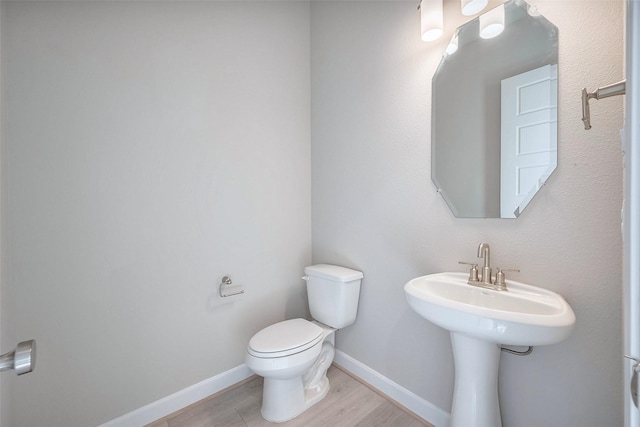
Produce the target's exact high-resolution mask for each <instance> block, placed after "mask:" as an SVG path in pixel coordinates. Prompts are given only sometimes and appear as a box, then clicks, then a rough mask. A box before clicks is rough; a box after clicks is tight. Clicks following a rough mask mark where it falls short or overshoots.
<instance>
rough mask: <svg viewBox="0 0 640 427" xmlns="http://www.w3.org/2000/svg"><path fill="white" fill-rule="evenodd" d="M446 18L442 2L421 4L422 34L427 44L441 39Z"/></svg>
mask: <svg viewBox="0 0 640 427" xmlns="http://www.w3.org/2000/svg"><path fill="white" fill-rule="evenodd" d="M443 22H444V16H443V13H442V0H422V1H421V2H420V33H421V34H422V40H424V41H426V42H430V41H434V40H437V39H439V38H440V36H441V35H442V31H443Z"/></svg>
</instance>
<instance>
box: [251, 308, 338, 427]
mask: <svg viewBox="0 0 640 427" xmlns="http://www.w3.org/2000/svg"><path fill="white" fill-rule="evenodd" d="M334 331H335V329H333V328H330V327H328V326H325V325H322V324H319V323H317V322H309V321H308V320H305V319H291V320H285V321H284V322H280V323H276V324H275V325H271V326H268V327H267V328H265V329H263V330H262V331H260V332H258V333H257V334H256V335H254V337H253V338H252V339H251V341H250V342H249V345H248V346H247V356H246V363H247V366H248V367H249V368H250V369H251V370H252V371H253V372H255V373H256V374H258V375H260V376H262V377H264V386H263V393H262V410H261V413H262V417H263V418H264V419H266V420H267V421H271V422H276V423H277V422H284V421H288V420H290V419H292V418H295V417H297V416H298V415H300V414H301V413H302V412H304V411H305V410H306V409H307V408H309V407H310V406H313V405H314V404H315V403H317V402H318V401H320V400H321V399H322V398H323V397H324V396H325V395H326V394H327V393H328V392H329V381H328V380H327V378H326V372H327V369H329V366H331V363H332V362H333V355H334V349H333V337H334Z"/></svg>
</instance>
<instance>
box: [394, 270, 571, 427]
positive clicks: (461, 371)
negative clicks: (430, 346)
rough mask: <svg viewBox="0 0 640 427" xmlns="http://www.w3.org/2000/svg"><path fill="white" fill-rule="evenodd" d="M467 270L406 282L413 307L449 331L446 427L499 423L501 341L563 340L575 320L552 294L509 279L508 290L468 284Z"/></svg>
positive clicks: (483, 426) (482, 426) (546, 342)
mask: <svg viewBox="0 0 640 427" xmlns="http://www.w3.org/2000/svg"><path fill="white" fill-rule="evenodd" d="M468 278H469V275H468V274H465V273H438V274H430V275H427V276H422V277H418V278H415V279H413V280H410V281H409V282H407V284H406V285H405V286H404V290H405V293H406V296H407V301H408V302H409V305H410V306H411V308H413V310H415V311H416V312H417V313H418V314H419V315H420V316H422V317H424V318H425V319H427V320H429V321H430V322H432V323H434V324H436V325H438V326H440V327H442V328H444V329H447V330H448V331H449V332H450V334H451V344H452V347H453V357H454V366H455V384H454V393H453V404H452V407H451V422H450V427H500V426H501V425H502V421H501V417H500V407H499V402H498V364H499V361H500V345H501V344H503V345H526V346H540V345H549V344H555V343H559V342H561V341H563V340H565V339H566V338H567V337H568V336H569V335H570V334H571V331H572V330H573V327H574V325H575V322H576V317H575V314H574V313H573V310H572V309H571V307H570V306H569V304H567V302H566V301H565V300H564V299H563V298H562V297H561V296H560V295H558V294H556V293H555V292H552V291H549V290H546V289H542V288H538V287H536V286H531V285H526V284H524V283H519V282H516V281H513V280H507V281H506V284H507V289H508V290H507V291H497V290H493V289H486V288H481V287H478V286H472V285H469V284H468V283H467V281H468Z"/></svg>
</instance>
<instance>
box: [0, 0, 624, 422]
mask: <svg viewBox="0 0 640 427" xmlns="http://www.w3.org/2000/svg"><path fill="white" fill-rule="evenodd" d="M537 4H538V5H539V7H540V10H541V11H542V12H543V13H544V14H545V15H546V16H547V17H548V18H549V19H550V20H551V21H552V22H553V23H554V24H556V25H557V26H558V27H559V29H560V105H559V114H560V117H559V122H560V130H559V162H558V164H559V167H558V170H557V171H556V172H555V173H554V174H553V176H552V177H551V178H550V180H549V181H548V184H547V186H546V187H545V188H543V190H542V192H541V193H540V194H539V195H538V196H537V197H536V198H535V199H534V200H533V202H532V203H531V204H530V205H529V207H528V208H527V210H526V211H525V212H524V214H523V215H522V216H521V217H520V218H519V219H517V220H468V219H467V220H464V219H455V218H454V217H453V216H452V214H451V213H450V211H449V209H448V208H447V206H446V204H445V203H444V201H443V200H441V198H440V197H439V196H438V195H437V194H436V192H435V188H434V186H433V184H432V183H431V180H430V167H429V162H430V144H429V139H430V136H429V135H430V116H431V111H430V90H431V76H432V75H433V72H434V71H435V68H436V66H437V64H438V62H439V59H440V55H441V52H442V51H443V49H444V48H445V44H446V40H445V39H443V40H442V41H440V42H436V43H435V44H426V43H423V42H421V41H420V37H419V34H418V33H419V30H418V29H419V22H418V14H417V13H416V10H415V7H416V4H415V2H413V1H410V2H378V1H372V2H312V3H311V5H309V4H305V3H297V2H283V3H278V2H264V3H262V2H257V3H250V2H237V3H235V2H232V3H223V2H193V3H191V2H127V3H123V2H112V3H109V2H68V3H64V2H55V3H54V2H41V3H36V2H19V3H11V2H2V4H1V9H0V10H1V13H2V20H3V21H2V24H1V25H2V33H1V43H2V69H1V70H0V72H1V73H2V85H3V92H2V94H1V96H2V105H1V108H2V110H3V120H2V122H1V124H2V150H3V152H2V153H1V154H2V158H3V167H2V176H1V183H2V185H3V193H2V202H3V205H2V211H1V212H0V219H1V220H2V221H3V227H2V230H1V231H2V237H3V241H2V249H3V252H2V258H3V262H4V263H5V265H4V266H3V270H2V273H3V282H2V306H1V315H2V330H1V331H0V333H1V335H2V342H3V345H2V348H3V349H9V348H10V347H11V346H13V345H15V343H16V342H17V341H19V340H22V339H27V338H36V339H37V340H38V343H39V344H40V348H39V350H40V353H39V366H38V368H37V370H36V372H34V373H33V374H30V375H27V376H23V377H20V378H16V377H15V376H12V375H9V374H6V375H5V376H3V377H2V382H3V389H4V393H3V408H2V410H3V411H2V417H3V424H4V425H7V426H13V425H29V426H39V425H55V426H58V425H64V426H86V425H95V424H99V423H101V422H104V421H107V420H109V419H112V418H115V417H117V416H119V415H121V414H123V413H126V412H129V411H131V410H134V409H136V408H139V407H140V406H143V405H144V404H146V403H149V402H152V401H154V400H157V399H159V398H162V397H165V396H167V395H169V394H171V393H173V392H175V391H178V390H180V389H183V388H185V387H187V386H189V385H192V384H194V383H197V382H198V381H200V380H203V379H205V378H209V377H211V376H213V375H215V374H218V373H221V372H224V371H225V370H228V369H230V368H232V367H234V366H237V365H238V364H240V363H242V362H243V356H244V348H245V345H246V342H247V340H248V339H249V337H250V336H251V335H252V334H253V333H254V332H255V331H257V330H258V329H260V328H261V327H262V326H264V325H266V324H269V323H272V322H274V321H277V320H280V319H283V318H291V317H295V316H299V315H304V314H305V313H306V308H305V302H304V297H305V293H304V290H303V283H302V282H301V280H300V279H299V277H300V270H301V269H302V267H303V266H304V265H305V264H307V263H309V262H310V261H311V248H312V245H311V237H313V261H315V262H335V263H341V264H344V265H347V266H350V267H355V268H360V269H362V270H363V271H364V273H365V279H364V282H363V287H362V294H361V302H360V308H359V314H358V319H357V321H356V324H355V325H354V326H352V327H348V328H345V329H344V330H342V331H339V333H338V348H339V349H341V350H343V351H344V352H346V353H347V354H349V355H350V356H353V357H355V358H356V359H357V360H359V361H361V362H363V363H365V364H366V365H368V366H370V367H371V368H373V369H375V370H377V371H379V372H381V373H382V374H384V375H386V376H388V377H389V378H391V379H392V380H394V381H396V382H397V383H399V384H401V385H403V386H404V387H406V388H408V389H410V390H411V391H413V392H415V393H417V394H418V395H420V396H421V397H423V398H425V399H427V400H429V401H430V402H432V403H434V404H435V405H438V406H440V407H442V408H443V409H445V410H449V409H450V406H449V405H450V401H451V392H452V384H453V366H452V362H451V350H450V344H449V339H448V336H447V334H446V332H444V331H443V330H440V329H438V328H437V327H435V326H433V325H430V324H429V323H427V322H426V321H424V320H423V319H421V318H420V317H418V316H417V315H415V314H414V313H413V312H412V311H411V310H410V309H409V307H408V305H407V303H406V301H405V299H404V294H403V291H402V286H403V285H404V283H405V282H406V281H407V280H409V279H410V278H412V277H416V276H419V275H422V274H427V273H432V272H437V271H447V270H457V269H458V268H459V266H458V265H457V261H458V260H471V259H474V257H475V249H476V246H477V244H478V243H479V242H480V241H488V242H489V243H490V244H491V245H492V248H493V261H494V264H495V265H498V266H502V267H520V268H521V269H522V273H520V274H518V275H514V276H511V277H513V278H517V279H520V280H522V281H524V282H530V283H532V284H535V285H539V286H543V287H547V288H550V289H553V290H556V291H558V292H560V293H561V294H562V295H564V296H565V297H566V298H567V300H568V301H569V303H570V304H571V305H572V306H573V308H574V309H575V311H576V315H577V317H578V325H577V328H576V331H575V333H574V334H573V336H572V337H571V338H569V340H567V341H566V342H565V343H562V344H558V345H555V346H549V347H540V348H536V349H535V351H534V353H533V354H532V355H531V356H529V357H526V358H515V357H511V356H503V358H502V370H501V382H500V391H501V399H502V402H503V417H504V421H505V426H518V427H529V426H530V427H539V426H541V425H557V426H569V425H583V426H602V425H620V424H621V423H622V421H621V413H622V403H621V402H622V398H621V394H620V393H621V391H622V380H621V362H620V359H621V351H620V348H621V327H620V324H621V318H620V310H621V307H620V299H621V292H620V287H621V285H620V282H621V273H620V271H621V265H620V260H621V242H620V235H619V229H620V206H621V180H622V178H621V170H620V165H621V162H620V145H619V136H618V129H619V128H620V127H621V124H622V100H620V99H608V100H603V101H598V102H597V104H596V105H594V107H593V108H592V110H593V124H594V127H593V129H592V130H591V131H589V132H585V131H584V130H583V129H582V123H581V122H580V114H581V113H580V103H579V93H580V89H581V88H582V87H583V86H587V87H589V88H594V87H596V86H598V85H602V84H606V83H609V82H613V81H616V80H618V79H619V78H621V74H622V2H620V1H589V2H586V3H585V2H574V1H562V2H557V1H551V0H549V1H545V2H542V1H540V2H537ZM446 25H448V28H447V31H452V30H453V28H454V27H455V25H451V23H448V24H446ZM585 28H589V31H588V32H587V31H585V30H584V29H585ZM445 38H446V37H445ZM594 52H597V53H598V55H594V54H593V53H594ZM310 76H311V81H310V80H309V79H310ZM311 101H313V102H311ZM310 108H311V109H310ZM311 124H312V125H313V126H311ZM310 139H311V141H312V143H311V144H310ZM310 151H311V153H310ZM310 154H311V156H310ZM310 157H311V158H312V159H313V160H311V158H310ZM310 164H311V166H312V177H310V172H309V165H310ZM311 199H313V205H312V203H311ZM311 218H313V230H312V229H311ZM312 232H313V234H312ZM5 266H6V268H5ZM223 274H231V275H232V276H233V278H234V281H235V282H237V283H241V284H244V285H245V289H246V290H247V294H246V297H245V298H244V299H243V300H240V301H237V302H234V303H233V304H226V305H221V301H220V300H219V299H217V298H216V292H217V288H216V286H217V283H218V281H219V280H220V277H221V276H222V275H223ZM123 361H124V362H126V363H123ZM27 402H29V403H33V406H29V407H28V406H27V404H26V403H27ZM78 402H82V405H78V404H77V403H78Z"/></svg>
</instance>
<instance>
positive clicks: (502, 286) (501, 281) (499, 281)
mask: <svg viewBox="0 0 640 427" xmlns="http://www.w3.org/2000/svg"><path fill="white" fill-rule="evenodd" d="M505 271H515V272H517V273H520V270H518V269H517V268H498V272H497V273H496V281H495V286H496V289H497V290H499V291H506V290H507V284H506V282H505V276H504V272H505Z"/></svg>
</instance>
